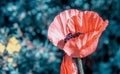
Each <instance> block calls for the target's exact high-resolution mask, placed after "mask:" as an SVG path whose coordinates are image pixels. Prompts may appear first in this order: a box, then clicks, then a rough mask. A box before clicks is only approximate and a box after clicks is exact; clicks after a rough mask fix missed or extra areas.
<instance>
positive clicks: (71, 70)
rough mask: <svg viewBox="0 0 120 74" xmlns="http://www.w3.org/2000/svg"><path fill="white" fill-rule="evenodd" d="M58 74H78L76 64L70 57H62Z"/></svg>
mask: <svg viewBox="0 0 120 74" xmlns="http://www.w3.org/2000/svg"><path fill="white" fill-rule="evenodd" d="M60 74H78V70H77V66H76V63H75V62H74V60H73V59H72V57H70V56H68V55H65V56H64V57H63V61H62V64H61V70H60Z"/></svg>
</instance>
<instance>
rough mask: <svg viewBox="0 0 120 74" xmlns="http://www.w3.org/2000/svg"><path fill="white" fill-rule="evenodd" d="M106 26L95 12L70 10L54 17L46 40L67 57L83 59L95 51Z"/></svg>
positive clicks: (106, 22) (106, 21)
mask: <svg viewBox="0 0 120 74" xmlns="http://www.w3.org/2000/svg"><path fill="white" fill-rule="evenodd" d="M107 25H108V20H105V21H103V19H102V18H101V17H100V16H99V15H98V14H97V13H96V12H93V11H84V12H82V11H79V10H76V9H70V10H66V11H64V12H61V13H60V14H59V15H57V16H56V17H55V19H54V21H53V22H52V23H51V24H50V26H49V29H48V39H49V40H50V41H51V42H52V43H53V44H54V45H55V46H57V47H58V48H60V49H61V50H64V51H65V53H66V54H68V55H69V56H72V57H80V58H83V57H86V56H88V55H90V54H91V53H93V52H94V51H95V49H96V47H97V44H98V40H99V37H100V35H101V33H102V32H103V31H104V30H105V28H106V26H107ZM77 34H78V35H77Z"/></svg>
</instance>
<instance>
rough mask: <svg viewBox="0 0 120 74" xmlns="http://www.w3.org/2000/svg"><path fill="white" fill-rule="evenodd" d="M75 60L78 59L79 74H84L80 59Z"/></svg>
mask: <svg viewBox="0 0 120 74" xmlns="http://www.w3.org/2000/svg"><path fill="white" fill-rule="evenodd" d="M77 60H78V67H79V71H80V74H84V71H83V66H82V60H81V58H78V59H77Z"/></svg>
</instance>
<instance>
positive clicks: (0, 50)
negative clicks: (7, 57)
mask: <svg viewBox="0 0 120 74" xmlns="http://www.w3.org/2000/svg"><path fill="white" fill-rule="evenodd" d="M4 50H5V46H4V45H3V44H2V43H0V53H3V52H4Z"/></svg>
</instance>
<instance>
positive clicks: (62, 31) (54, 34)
mask: <svg viewBox="0 0 120 74" xmlns="http://www.w3.org/2000/svg"><path fill="white" fill-rule="evenodd" d="M79 12H80V11H78V10H75V9H70V10H66V11H64V12H61V13H60V14H59V15H57V16H56V17H55V19H54V21H53V22H52V23H51V24H50V26H49V29H48V39H49V40H50V41H51V42H52V43H53V44H54V45H55V46H57V44H58V42H59V41H60V40H62V39H64V38H65V36H66V35H67V34H68V31H67V30H66V25H67V22H68V19H70V18H71V17H72V16H75V15H78V13H79ZM58 48H60V47H58Z"/></svg>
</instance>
